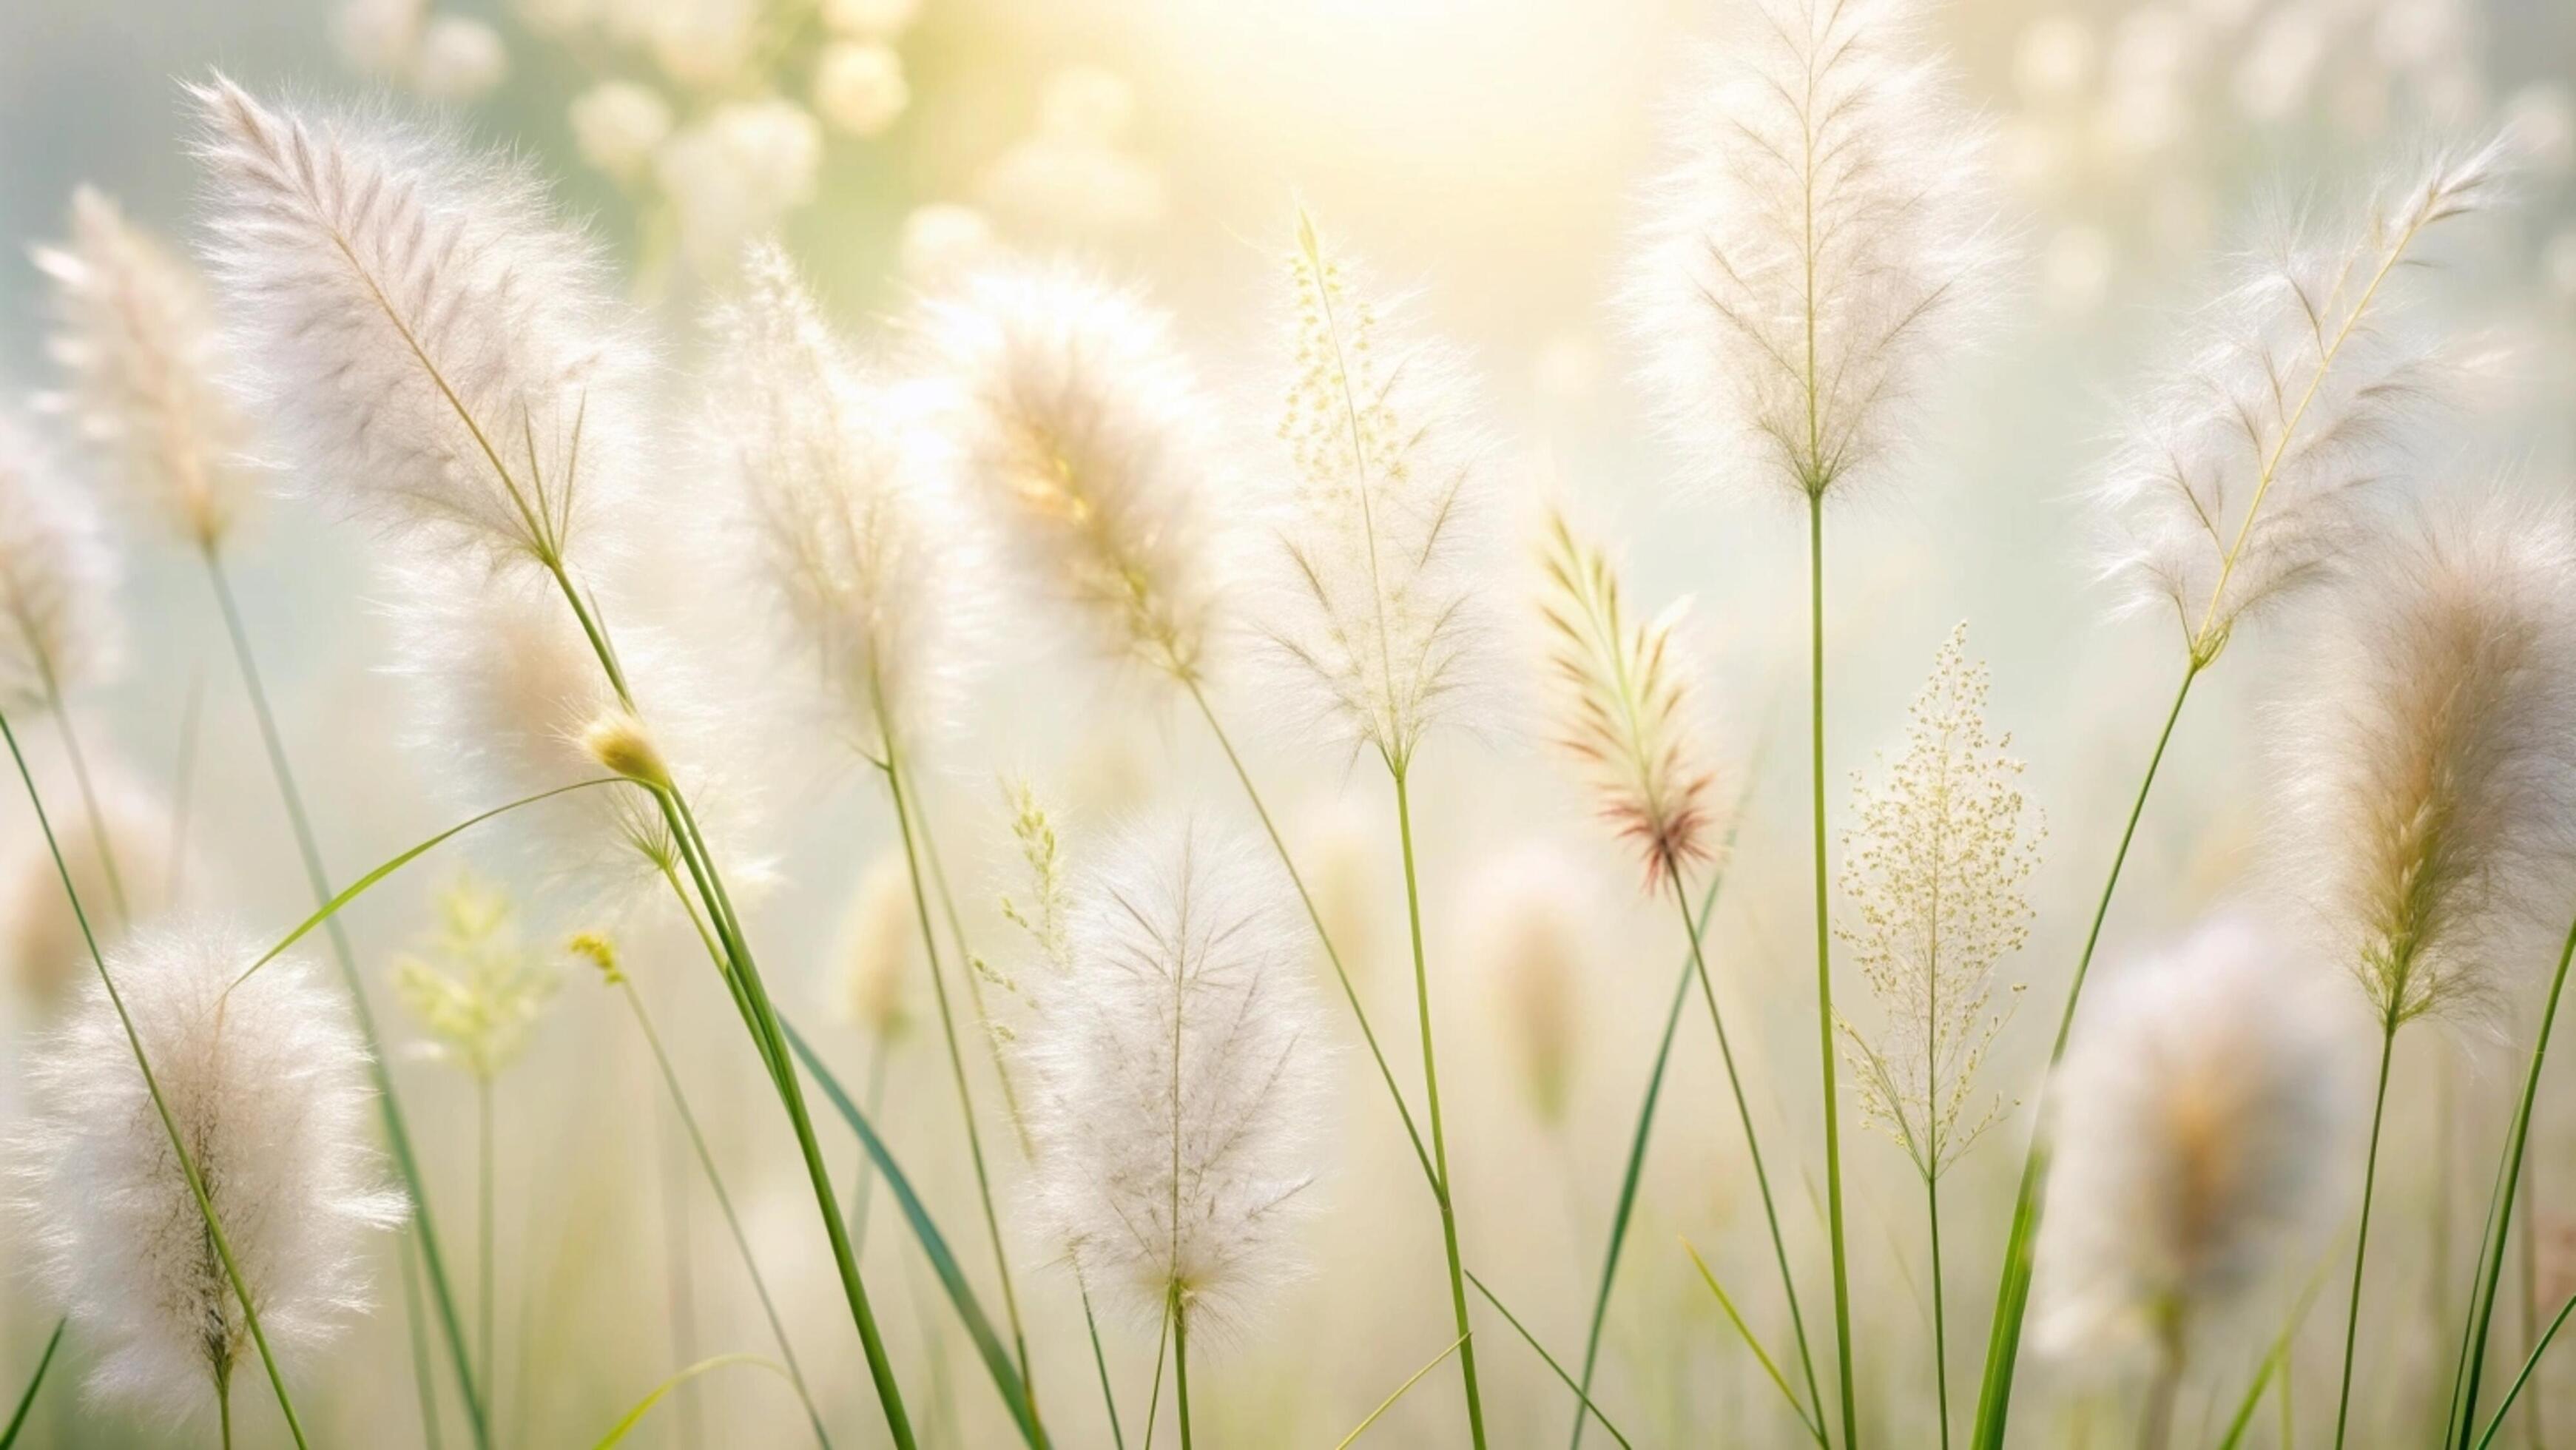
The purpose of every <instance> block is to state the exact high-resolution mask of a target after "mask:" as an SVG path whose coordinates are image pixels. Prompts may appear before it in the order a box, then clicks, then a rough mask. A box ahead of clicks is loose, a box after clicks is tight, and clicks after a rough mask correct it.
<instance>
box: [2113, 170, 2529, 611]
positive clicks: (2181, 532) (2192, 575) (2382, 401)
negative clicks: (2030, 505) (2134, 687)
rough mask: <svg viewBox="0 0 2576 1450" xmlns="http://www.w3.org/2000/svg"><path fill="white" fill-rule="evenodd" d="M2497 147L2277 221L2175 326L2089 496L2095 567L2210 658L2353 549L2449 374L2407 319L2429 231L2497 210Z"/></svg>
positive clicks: (2444, 354) (2437, 350) (2443, 359)
mask: <svg viewBox="0 0 2576 1450" xmlns="http://www.w3.org/2000/svg"><path fill="white" fill-rule="evenodd" d="M2501 154H2502V153H2501V151H2500V148H2498V147H2497V146H2494V145H2489V146H2485V147H2481V148H2476V149H2469V150H2458V151H2446V152H2443V153H2441V154H2439V155H2437V156H2436V157H2434V159H2433V160H2432V161H2431V162H2430V163H2429V164H2427V165H2426V166H2424V167H2423V168H2422V169H2420V170H2417V171H2413V172H2409V173H2407V174H2405V175H2403V176H2401V177H2399V178H2397V179H2394V180H2392V181H2389V182H2388V183H2386V184H2384V185H2383V186H2382V187H2381V188H2380V190H2379V193H2378V194H2377V195H2376V196H2374V197H2373V198H2372V199H2371V200H2370V201H2369V203H2368V204H2367V205H2366V206H2365V207H2364V208H2363V209H2362V210H2361V212H2360V214H2359V215H2358V216H2357V217H2354V218H2352V219H2350V220H2342V221H2336V222H2331V223H2325V224H2320V223H2318V222H2316V221H2314V220H2313V219H2308V218H2297V219H2293V220H2291V221H2288V222H2286V223H2283V224H2279V225H2275V226H2274V227H2272V228H2270V229H2269V230H2270V234H2269V235H2268V236H2266V237H2265V238H2264V240H2263V242H2262V244H2261V245H2260V246H2259V247H2258V248H2257V249H2256V250H2255V251H2254V252H2253V253H2252V254H2251V255H2249V256H2248V257H2247V258H2245V260H2244V261H2243V262H2241V263H2240V264H2238V269H2237V273H2236V276H2235V279H2234V281H2233V283H2232V284H2231V285H2230V286H2229V287H2228V289H2227V290H2226V291H2225V292H2224V293H2222V294H2221V295H2220V296H2219V297H2218V298H2217V299H2216V300H2215V301H2213V302H2212V303H2210V304H2209V305H2208V306H2207V307H2206V308H2204V309H2203V310H2202V311H2201V313H2200V315H2199V316H2197V317H2196V318H2193V319H2192V320H2191V321H2190V323H2189V324H2188V325H2187V326H2186V327H2185V328H2184V329H2183V330H2182V332H2181V339H2180V342H2179V344H2178V346H2177V349H2176V351H2175V354H2174V356H2173V358H2172V360H2171V361H2170V362H2169V363H2168V364H2167V365H2166V366H2165V367H2164V368H2163V369H2162V370H2161V372H2160V374H2159V376H2158V377H2157V378H2156V380H2155V381H2154V382H2153V383H2152V384H2151V385H2150V386H2149V388H2148V390H2147V398H2146V402H2145V403H2144V404H2143V406H2141V407H2140V408H2139V409H2138V410H2137V412H2136V413H2135V415H2134V416H2133V417H2132V418H2131V419H2130V421H2129V422H2128V424H2127V426H2126V428H2125V429H2124V436H2123V438H2122V441H2121V443H2120V445H2119V449H2118V452H2117V453H2116V454H2115V455H2114V458H2113V461H2112V463H2111V466H2110V469H2109V472H2108V473H2107V475H2106V476H2105V478H2104V480H2103V482H2102V485H2101V488H2100V490H2099V495H2098V497H2099V504H2100V507H2101V509H2102V511H2103V514H2104V516H2105V522H2106V543H2105V553H2104V559H2103V565H2104V573H2105V574H2106V575H2108V576H2109V577H2111V578H2114V579H2116V580H2118V581H2120V582H2121V583H2122V584H2123V586H2124V587H2125V588H2126V589H2127V591H2128V599H2129V602H2130V604H2131V605H2132V606H2133V607H2136V608H2139V609H2144V610H2152V611H2154V612H2156V613H2159V614H2161V613H2165V612H2167V611H2171V613H2172V616H2173V618H2174V619H2175V621H2176V622H2177V624H2179V625H2180V627H2181V632H2182V637H2183V644H2184V647H2185V648H2186V649H2187V650H2189V651H2190V652H2191V654H2192V657H2193V658H2194V659H2196V660H2200V661H2203V662H2206V661H2208V660H2210V659H2214V658H2216V657H2217V655H2218V652H2219V651H2220V650H2222V649H2224V648H2226V645H2227V640H2228V636H2229V633H2230V631H2232V630H2233V629H2234V627H2235V625H2236V622H2237V621H2238V620H2239V619H2241V618H2243V617H2244V616H2246V615H2247V614H2249V613H2253V612H2256V611H2259V610H2260V609H2262V608H2263V607H2264V606H2265V605H2267V604H2269V603H2271V602H2272V601H2273V600H2275V599H2277V598H2279V597H2281V596H2283V595H2285V594H2289V593H2291V592H2293V591H2295V590H2296V589H2298V588H2299V587H2300V586H2302V585H2304V584H2307V583H2309V582H2311V581H2313V580H2315V579H2316V578H2317V577H2319V576H2320V575H2321V574H2323V573H2324V572H2325V571H2327V570H2328V569H2329V568H2331V567H2332V566H2333V565H2334V564H2335V563H2336V562H2337V561H2338V560H2339V559H2341V558H2343V557H2344V556H2345V555H2346V554H2348V553H2349V552H2350V550H2351V549H2352V548H2353V547H2354V546H2355V544H2356V543H2358V542H2359V541H2360V540H2361V539H2362V538H2364V537H2365V536H2366V535H2367V533H2368V530H2369V527H2370V516H2371V507H2370V506H2371V503H2372V500H2373V496H2374V495H2375V494H2377V493H2378V492H2379V491H2380V490H2381V489H2382V488H2383V487H2384V486H2385V484H2386V482H2387V480H2388V478H2389V476H2390V474H2391V473H2392V471H2393V470H2395V469H2396V467H2397V466H2398V465H2399V464H2400V463H2401V462H2402V460H2403V459H2404V457H2405V454H2406V444H2407V442H2408V438H2409V432H2410V429H2411V428H2412V427H2413V425H2415V424H2416V423H2417V422H2418V421H2419V419H2420V418H2421V416H2422V415H2423V413H2424V412H2425V411H2426V409H2427V407H2428V405H2430V404H2432V403H2433V402H2435V401H2436V400H2438V399H2440V398H2441V397H2442V396H2443V395H2444V394H2445V393H2448V392H2452V391H2455V389H2454V387H2453V386H2452V385H2453V384H2455V383H2456V382H2457V380H2458V378H2459V376H2460V373H2461V369H2462V365H2461V361H2460V359H2459V358H2458V356H2457V355H2456V354H2455V352H2453V351H2452V350H2449V349H2446V348H2444V347H2442V346H2439V345H2437V343H2436V342H2435V341H2434V340H2432V339H2429V338H2427V337H2425V336H2423V335H2420V334H2419V333H2417V332H2416V331H2414V330H2411V329H2409V328H2408V327H2407V326H2406V325H2405V322H2404V316H2403V314H2404V311H2405V308H2404V305H2403V304H2404V302H2405V293H2406V292H2408V291H2409V290H2411V289H2410V286H2409V282H2408V280H2407V276H2406V274H2407V273H2408V272H2409V271H2410V270H2412V268H2413V267H2414V266H2415V265H2416V264H2417V263H2419V262H2421V261H2422V260H2423V253H2424V251H2425V242H2426V240H2427V234H2428V233H2432V232H2435V231H2437V230H2439V229H2441V228H2442V227H2443V225H2444V224H2445V223H2447V222H2450V221H2451V220H2452V219H2454V218H2456V217H2459V216H2462V215H2465V214H2468V213H2471V212H2475V211H2478V210H2481V209H2483V208H2485V207H2487V206H2489V205H2492V204H2493V203H2494V202H2495V200H2496V199H2497V196H2498V193H2499V191H2500V190H2501V186H2500V180H2499V175H2498V172H2499V165H2500V159H2501Z"/></svg>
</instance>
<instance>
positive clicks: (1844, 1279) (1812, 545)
mask: <svg viewBox="0 0 2576 1450" xmlns="http://www.w3.org/2000/svg"><path fill="white" fill-rule="evenodd" d="M1810 325H1812V319H1811V321H1810ZM1807 698H1808V712H1807V721H1808V747H1809V749H1808V758H1809V761H1810V763H1811V765H1812V769H1811V770H1810V772H1809V774H1810V776H1811V779H1812V784H1813V793H1814V802H1813V804H1814V807H1815V810H1814V818H1815V837H1816V1042H1817V1047H1818V1060H1819V1061H1820V1062H1821V1064H1822V1066H1823V1071H1824V1092H1825V1227H1826V1236H1827V1238H1828V1240H1829V1241H1830V1243H1831V1246H1832V1249H1833V1260H1834V1349H1835V1353H1836V1355H1837V1356H1838V1358H1839V1362H1840V1363H1839V1368H1840V1371H1841V1374H1840V1382H1841V1390H1842V1408H1843V1450H1860V1416H1859V1413H1858V1411H1857V1410H1856V1409H1855V1408H1854V1405H1853V1401H1852V1343H1851V1269H1850V1263H1849V1260H1848V1257H1847V1256H1846V1255H1845V1253H1844V1251H1843V1148H1842V1121H1841V1118H1842V1114H1841V1104H1840V1100H1841V1097H1842V1090H1841V1088H1840V1087H1839V1085H1838V1084H1837V1083H1836V1081H1835V1079H1836V1076H1837V1073H1836V1062H1835V1057H1834V970H1833V912H1832V907H1831V905H1830V903H1829V902H1828V901H1827V899H1826V879H1827V878H1826V868H1825V495H1824V492H1823V490H1821V489H1812V490H1810V491H1809V492H1808V494H1807Z"/></svg>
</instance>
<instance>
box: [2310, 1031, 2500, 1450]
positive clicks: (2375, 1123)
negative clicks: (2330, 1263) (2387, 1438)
mask: <svg viewBox="0 0 2576 1450" xmlns="http://www.w3.org/2000/svg"><path fill="white" fill-rule="evenodd" d="M2396 1048H2397V1009H2396V1008H2395V1007H2394V1006H2391V1007H2390V1008H2389V1009H2388V1010H2387V1012H2386V1013H2385V1014H2384V1016H2383V1019H2382V1022H2381V1026H2380V1034H2379V1088H2378V1090H2377V1091H2376V1092H2375V1093H2374V1094H2373V1095H2372V1097H2371V1106H2370V1152H2369V1156H2368V1157H2366V1158H2365V1159H2363V1163H2362V1170H2361V1230H2360V1233H2359V1234H2358V1235H2357V1236H2356V1237H2355V1238H2354V1240H2353V1245H2352V1300H2351V1303H2350V1304H2349V1305H2347V1306H2346V1308H2345V1310H2344V1321H2343V1383H2342V1388H2340V1389H2339V1390H2337V1391H2336V1393H2335V1436H2334V1442H2335V1447H2336V1450H2342V1446H2343V1437H2344V1431H2345V1428H2346V1426H2347V1424H2348V1422H2349V1421H2350V1419H2351V1416H2352V1361H2353V1348H2354V1344H2355V1342H2356V1341H2357V1340H2358V1339H2359V1338H2360V1336H2361V1276H2362V1271H2363V1269H2365V1268H2367V1267H2368V1266H2369V1263H2370V1200H2371V1195H2372V1193H2373V1192H2374V1191H2375V1190H2377V1188H2378V1187H2379V1130H2380V1127H2381V1125H2382V1123H2383V1122H2384V1121H2385V1120H2386V1118H2387V1116H2388V1064H2389V1059H2390V1058H2391V1057H2393V1056H2394V1055H2395V1053H2396ZM2471 1398H2474V1396H2472V1397H2471Z"/></svg>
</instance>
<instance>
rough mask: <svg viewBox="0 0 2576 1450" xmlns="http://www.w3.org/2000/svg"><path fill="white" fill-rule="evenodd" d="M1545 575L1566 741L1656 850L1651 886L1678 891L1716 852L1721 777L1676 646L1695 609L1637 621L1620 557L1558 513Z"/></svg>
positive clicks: (1611, 818)
mask: <svg viewBox="0 0 2576 1450" xmlns="http://www.w3.org/2000/svg"><path fill="white" fill-rule="evenodd" d="M1539 567H1540V571H1541V581H1542V588H1541V590H1540V593H1539V601H1538V609H1539V617H1540V618H1541V619H1542V620H1543V621H1544V622H1545V623H1546V626H1547V662H1548V665H1549V668H1550V671H1551V673H1552V674H1553V675H1554V676H1555V679H1556V685H1557V692H1556V693H1557V697H1558V725H1557V741H1558V743H1559V744H1561V745H1562V746H1564V748H1565V749H1566V750H1567V752H1569V753H1570V754H1572V755H1573V756H1574V758H1575V759H1576V760H1578V761H1580V762H1582V764H1583V767H1584V771H1585V773H1586V774H1587V775H1589V776H1590V777H1592V785H1593V788H1594V791H1595V793H1596V794H1597V795H1598V796H1599V797H1600V800H1601V807H1600V810H1601V816H1602V818H1603V819H1605V820H1607V821H1608V822H1610V824H1611V825H1612V826H1613V827H1615V828H1616V830H1617V832H1618V835H1619V838H1620V839H1621V840H1623V841H1633V842H1635V843H1636V845H1637V847H1638V849H1639V850H1641V851H1643V852H1644V853H1645V857H1646V885H1647V888H1648V889H1649V890H1652V889H1654V888H1656V887H1658V886H1661V885H1664V884H1667V883H1670V884H1672V885H1673V886H1674V888H1675V889H1676V890H1678V889H1680V885H1681V878H1682V873H1683V872H1685V871H1687V870H1688V869H1690V867H1692V866H1693V865H1696V864H1698V863H1699V862H1702V861H1705V860H1707V859H1709V857H1710V856H1711V855H1713V854H1714V852H1715V849H1716V848H1715V844H1714V842H1713V841H1712V840H1711V839H1710V836H1711V834H1712V831H1713V829H1714V827H1715V826H1716V824H1717V819H1716V817H1717V812H1716V808H1715V805H1714V804H1713V803H1712V802H1711V801H1710V799H1709V795H1710V792H1711V791H1712V790H1713V789H1714V787H1715V784H1716V780H1717V775H1716V772H1715V771H1713V770H1711V769H1710V768H1709V767H1708V766H1707V765H1706V764H1704V763H1703V761H1702V748H1701V744H1700V741H1699V739H1698V736H1697V734H1696V724H1697V722H1696V721H1694V720H1693V719H1692V718H1691V710H1690V706H1691V700H1690V696H1691V679H1690V666H1689V664H1688V663H1687V662H1686V661H1685V660H1684V659H1683V658H1682V657H1681V655H1680V652H1679V649H1678V647H1677V646H1676V644H1675V643H1674V638H1673V636H1674V633H1675V631H1676V630H1677V629H1678V628H1679V627H1680V625H1681V619H1682V614H1683V612H1684V611H1685V610H1687V609H1688V607H1689V604H1690V601H1689V600H1688V599H1682V600H1679V601H1676V602H1675V603H1674V605H1673V606H1672V607H1671V608H1668V609H1666V610H1665V611H1664V612H1663V613H1662V614H1660V615H1658V616H1656V617H1655V618H1654V619H1652V620H1649V621H1646V622H1644V623H1642V624H1640V623H1632V622H1631V621H1630V620H1629V618H1628V615H1627V612H1626V610H1625V609H1624V608H1622V606H1621V604H1620V602H1619V578H1618V575H1617V573H1616V572H1615V571H1613V569H1612V568H1611V565H1610V559H1609V556H1608V555H1606V554H1604V553H1603V552H1602V551H1601V550H1600V549H1598V548H1596V547H1594V546H1593V545H1591V544H1590V543H1588V542H1586V541H1584V540H1582V539H1580V538H1578V537H1576V535H1575V533H1574V529H1573V526H1572V525H1570V524H1568V523H1567V522H1566V520H1565V515H1564V514H1563V513H1562V512H1560V511H1556V510H1553V509H1551V510H1550V511H1549V513H1548V517H1547V526H1546V533H1545V535H1544V536H1543V538H1542V540H1541V543H1540V548H1539Z"/></svg>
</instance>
